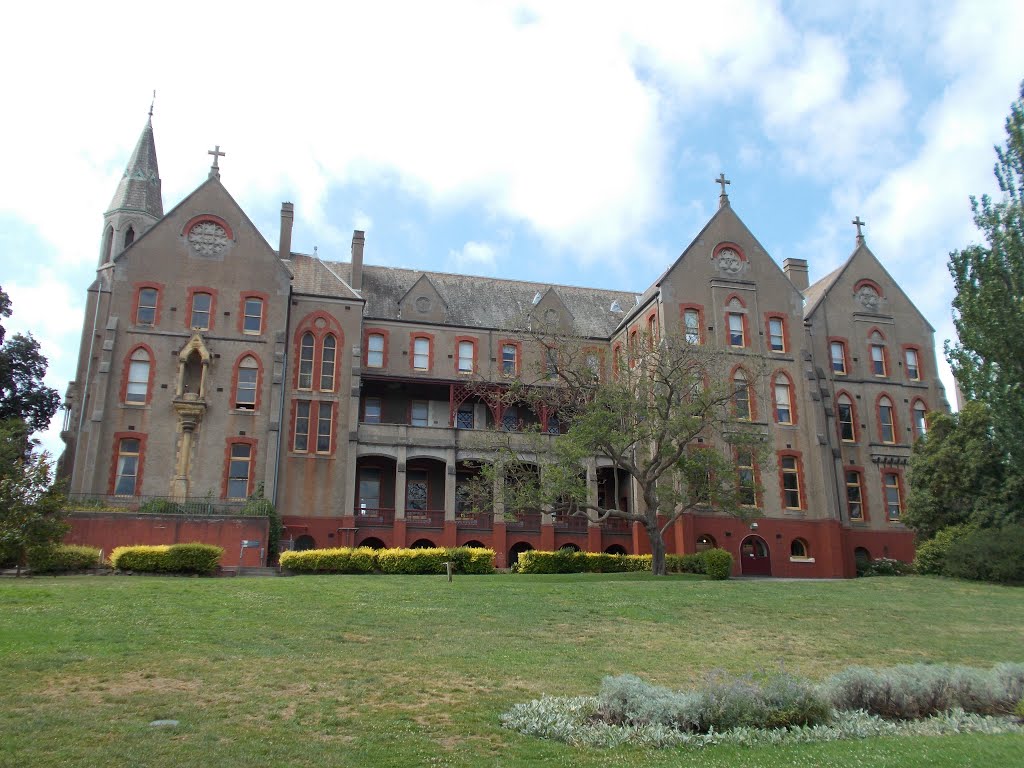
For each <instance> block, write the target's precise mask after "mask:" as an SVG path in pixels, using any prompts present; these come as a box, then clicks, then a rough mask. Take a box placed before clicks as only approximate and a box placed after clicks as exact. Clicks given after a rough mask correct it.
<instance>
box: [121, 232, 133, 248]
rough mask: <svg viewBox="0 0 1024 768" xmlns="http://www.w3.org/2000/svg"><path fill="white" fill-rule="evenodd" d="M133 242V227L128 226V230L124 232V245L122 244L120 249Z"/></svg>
mask: <svg viewBox="0 0 1024 768" xmlns="http://www.w3.org/2000/svg"><path fill="white" fill-rule="evenodd" d="M134 242H135V229H134V228H132V227H128V231H127V232H125V233H124V245H123V246H122V250H124V249H125V248H127V247H128V246H129V245H131V244H132V243H134Z"/></svg>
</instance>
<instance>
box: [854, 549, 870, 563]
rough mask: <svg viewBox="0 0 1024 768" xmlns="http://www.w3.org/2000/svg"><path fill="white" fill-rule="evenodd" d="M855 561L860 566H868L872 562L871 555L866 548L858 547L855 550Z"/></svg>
mask: <svg viewBox="0 0 1024 768" xmlns="http://www.w3.org/2000/svg"><path fill="white" fill-rule="evenodd" d="M853 559H854V560H856V561H857V564H858V565H867V564H868V563H870V562H871V553H870V552H868V551H867V550H866V549H864V547H857V548H856V549H855V550H853Z"/></svg>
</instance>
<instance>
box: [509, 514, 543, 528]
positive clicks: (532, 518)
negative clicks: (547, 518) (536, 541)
mask: <svg viewBox="0 0 1024 768" xmlns="http://www.w3.org/2000/svg"><path fill="white" fill-rule="evenodd" d="M505 528H507V529H510V530H514V531H539V530H540V512H518V513H517V512H509V513H506V514H505Z"/></svg>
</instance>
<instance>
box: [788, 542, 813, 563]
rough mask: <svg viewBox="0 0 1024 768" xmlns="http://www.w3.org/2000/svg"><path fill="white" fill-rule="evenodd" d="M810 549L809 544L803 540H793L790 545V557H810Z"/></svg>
mask: <svg viewBox="0 0 1024 768" xmlns="http://www.w3.org/2000/svg"><path fill="white" fill-rule="evenodd" d="M809 553H810V549H809V548H808V547H807V542H806V541H804V540H803V539H793V541H792V542H791V543H790V545H789V556H790V557H797V558H801V559H803V558H807V557H809V556H810V555H809Z"/></svg>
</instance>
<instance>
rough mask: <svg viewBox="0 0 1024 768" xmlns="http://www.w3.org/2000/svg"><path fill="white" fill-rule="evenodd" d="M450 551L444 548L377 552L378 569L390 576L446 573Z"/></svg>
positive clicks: (381, 550) (382, 550) (383, 550)
mask: <svg viewBox="0 0 1024 768" xmlns="http://www.w3.org/2000/svg"><path fill="white" fill-rule="evenodd" d="M447 560H448V550H447V549H445V548H444V547H424V548H423V549H380V550H377V568H378V569H380V571H381V572H382V573H389V574H428V573H444V572H445V566H444V564H445V562H446V561H447Z"/></svg>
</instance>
